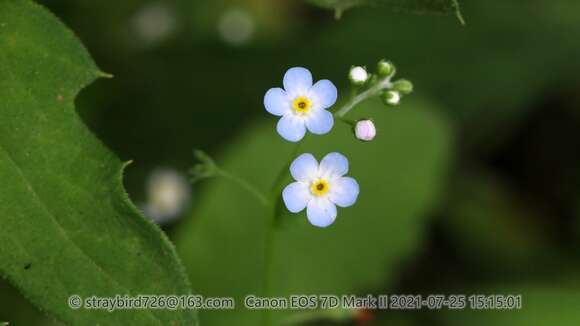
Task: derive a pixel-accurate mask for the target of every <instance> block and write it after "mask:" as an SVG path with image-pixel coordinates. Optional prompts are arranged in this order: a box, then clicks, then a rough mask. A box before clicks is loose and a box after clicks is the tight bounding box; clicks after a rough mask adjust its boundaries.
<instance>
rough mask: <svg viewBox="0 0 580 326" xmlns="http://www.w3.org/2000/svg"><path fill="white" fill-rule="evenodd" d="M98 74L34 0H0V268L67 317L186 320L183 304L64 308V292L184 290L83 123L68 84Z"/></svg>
mask: <svg viewBox="0 0 580 326" xmlns="http://www.w3.org/2000/svg"><path fill="white" fill-rule="evenodd" d="M100 75H103V74H102V73H100V72H99V71H98V69H97V67H96V66H95V65H94V63H93V62H92V60H91V58H90V56H89V55H88V53H87V52H86V50H85V49H84V48H83V47H82V45H81V44H80V42H79V41H78V40H77V39H76V38H75V37H74V35H73V34H72V33H71V32H70V31H68V30H67V29H66V28H65V27H64V26H63V25H62V24H61V23H60V22H59V21H58V20H57V19H56V18H55V17H53V16H52V15H51V14H49V13H48V12H47V11H45V10H44V9H42V8H41V7H39V6H37V5H35V4H33V3H31V2H30V1H22V0H18V1H17V0H1V1H0V180H2V186H1V187H0V243H1V246H0V271H1V273H2V274H3V275H4V276H5V277H7V278H8V280H9V281H10V282H11V283H13V284H14V285H15V286H16V287H17V288H19V289H20V291H22V292H23V293H24V295H25V296H26V297H27V298H28V299H29V300H30V301H32V302H33V303H34V304H36V305H37V306H38V307H40V308H41V309H42V310H44V311H46V312H47V313H48V314H50V315H51V316H53V317H54V318H56V319H59V320H61V321H64V322H66V323H70V324H74V325H95V324H101V325H114V324H116V325H123V324H131V325H192V324H196V316H195V312H193V311H177V312H171V311H163V310H140V311H137V310H134V311H124V312H115V313H109V312H106V311H90V310H83V309H79V310H72V309H70V308H69V307H68V305H67V298H68V297H69V296H70V295H72V294H78V295H80V296H82V297H87V296H92V295H96V296H114V295H115V294H121V295H125V294H127V295H137V294H185V293H189V292H190V288H189V283H188V281H187V278H186V276H185V272H184V270H183V267H182V265H181V264H180V262H179V261H178V258H177V256H176V254H175V250H174V248H173V247H172V244H171V243H170V242H169V241H168V240H167V238H166V237H165V235H164V234H163V233H162V232H161V231H160V230H159V229H158V228H157V227H155V226H154V225H153V224H152V223H150V222H148V221H147V220H146V219H145V218H144V217H143V216H142V215H141V214H140V213H139V212H138V211H137V209H136V208H135V207H134V206H133V205H132V204H131V202H130V201H129V199H128V197H127V194H126V193H125V191H124V189H123V186H122V182H121V175H122V169H123V164H122V163H121V162H120V161H119V159H118V158H117V157H115V156H114V155H113V154H112V153H111V152H110V151H109V150H108V149H107V148H105V147H104V146H103V145H102V144H101V143H100V142H99V141H98V140H97V139H96V138H95V137H94V136H93V135H92V134H91V133H90V132H89V130H88V129H87V128H86V127H85V125H84V124H83V123H82V121H81V120H80V119H79V117H78V116H77V114H76V112H75V108H74V104H73V101H74V98H75V96H76V94H77V93H78V92H79V91H80V90H81V89H82V88H83V87H84V86H86V85H87V84H89V83H90V82H92V81H93V80H94V79H96V78H97V77H98V76H100Z"/></svg>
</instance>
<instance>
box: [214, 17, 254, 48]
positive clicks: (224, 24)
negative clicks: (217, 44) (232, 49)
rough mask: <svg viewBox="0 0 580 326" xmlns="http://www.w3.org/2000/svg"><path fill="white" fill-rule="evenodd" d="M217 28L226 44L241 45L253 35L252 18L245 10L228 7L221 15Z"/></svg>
mask: <svg viewBox="0 0 580 326" xmlns="http://www.w3.org/2000/svg"><path fill="white" fill-rule="evenodd" d="M218 30H219V33H220V36H221V37H222V39H223V40H224V42H226V43H227V44H229V45H235V46H239V45H243V44H246V43H248V42H249V41H250V40H251V39H252V36H253V35H254V19H253V18H252V16H250V14H249V13H248V12H247V11H245V10H241V9H229V10H227V11H225V12H224V13H223V14H222V15H221V17H220V19H219V22H218Z"/></svg>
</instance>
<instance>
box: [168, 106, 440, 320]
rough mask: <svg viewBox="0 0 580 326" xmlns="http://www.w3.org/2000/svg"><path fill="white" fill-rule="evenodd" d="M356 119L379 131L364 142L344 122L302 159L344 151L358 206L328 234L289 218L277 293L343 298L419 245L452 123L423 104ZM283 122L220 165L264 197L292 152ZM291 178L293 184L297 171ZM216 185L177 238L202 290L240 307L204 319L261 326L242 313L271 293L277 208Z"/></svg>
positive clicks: (385, 278)
mask: <svg viewBox="0 0 580 326" xmlns="http://www.w3.org/2000/svg"><path fill="white" fill-rule="evenodd" d="M357 114H360V116H361V117H362V116H373V117H374V118H375V122H376V125H377V126H378V128H379V134H378V136H377V138H376V139H375V140H374V141H372V142H368V143H363V142H360V141H358V140H356V139H355V138H354V136H353V134H352V131H351V130H350V127H349V126H346V125H345V124H342V123H340V122H338V121H337V122H336V126H335V127H334V129H333V130H332V132H331V133H330V134H327V135H324V136H314V135H308V136H307V139H306V141H305V144H302V147H301V148H300V153H302V152H311V153H313V154H314V155H315V156H316V157H317V158H318V159H321V158H322V156H323V155H325V154H327V153H329V152H333V151H338V152H341V153H343V154H345V155H346V156H347V157H348V159H349V162H350V172H349V175H350V176H352V177H354V178H355V179H356V180H357V181H358V182H359V184H360V187H361V193H360V196H359V199H358V202H357V203H356V204H355V205H354V206H353V207H350V208H344V209H339V212H338V217H337V220H336V222H335V223H334V224H333V225H332V226H331V227H329V228H325V229H319V228H316V227H313V226H312V225H310V224H309V223H308V222H307V220H306V216H305V214H304V212H302V213H300V214H289V213H288V214H285V215H283V216H282V217H281V222H280V228H279V229H278V230H277V232H276V233H275V246H274V248H273V257H274V261H273V270H274V273H273V274H272V275H273V277H274V278H273V282H272V285H273V286H272V288H273V290H272V293H271V295H272V296H286V295H289V294H330V293H335V294H344V293H352V292H359V291H367V290H368V289H369V288H377V287H378V286H381V285H383V284H384V283H386V284H384V285H387V286H388V285H391V284H392V283H393V282H394V281H395V280H396V277H397V274H396V272H397V269H398V267H399V266H400V265H399V264H400V263H401V262H402V260H403V259H404V258H405V257H408V256H409V255H411V254H412V253H413V252H414V251H415V249H416V248H417V246H418V244H419V243H420V241H421V235H422V231H423V227H424V223H425V219H426V216H427V212H428V210H429V209H430V208H431V205H432V204H433V203H434V201H435V200H436V196H437V195H438V193H439V191H440V190H441V184H442V179H443V177H444V174H445V173H446V170H447V168H448V163H449V152H450V134H449V129H448V126H447V125H446V123H445V121H442V120H441V119H440V118H439V117H438V116H436V115H434V114H433V113H432V112H430V111H427V110H426V109H425V106H424V105H420V104H414V105H411V104H409V105H403V107H401V108H400V109H397V110H392V109H386V108H385V107H384V106H383V105H382V104H380V103H378V102H376V103H368V104H366V105H364V108H363V107H361V108H357V109H356V111H354V112H353V113H352V115H353V116H355V115H357ZM275 123H276V122H275V119H273V118H272V119H268V121H267V122H265V123H264V122H261V123H256V124H254V125H251V126H249V127H248V128H247V130H246V131H245V132H244V133H243V134H242V135H240V136H239V137H237V138H236V139H237V141H236V142H235V143H234V144H232V145H231V146H230V147H229V150H228V151H227V152H226V154H225V155H224V156H223V160H221V159H220V160H218V162H220V165H221V166H223V168H225V169H226V170H227V171H231V172H233V173H235V174H237V175H240V176H242V177H244V178H245V179H246V180H250V181H251V182H252V183H253V184H254V185H255V186H257V187H258V188H259V189H261V190H263V191H264V192H266V193H267V192H268V191H269V190H270V189H271V186H272V182H273V181H274V179H275V178H276V176H277V175H278V173H279V171H280V168H281V167H283V166H284V165H285V164H286V163H287V161H288V160H289V159H290V157H289V156H290V154H291V153H292V152H293V147H294V145H293V144H291V143H288V142H285V141H284V140H282V139H281V137H280V136H279V135H278V134H277V133H276V131H275ZM222 162H223V163H224V164H222ZM284 174H285V176H286V182H285V184H287V183H289V182H290V178H289V172H287V170H286V171H284ZM210 182H211V184H210V185H209V186H208V188H207V191H206V192H205V194H203V195H202V198H200V204H199V205H200V206H199V208H198V209H197V211H196V212H195V213H194V217H193V218H192V219H191V220H189V221H188V222H187V223H186V224H184V225H183V226H182V228H180V233H179V234H177V236H176V244H177V247H178V251H179V252H180V253H181V255H180V256H181V257H182V258H183V260H184V263H185V265H186V266H187V267H190V268H189V269H188V270H189V271H190V276H191V280H192V282H193V284H194V287H195V288H196V290H198V291H200V293H202V294H204V295H211V296H232V295H233V296H235V297H236V298H237V299H238V302H239V305H238V306H240V307H239V309H238V310H236V311H233V312H203V315H202V318H203V320H204V323H206V324H207V325H232V324H234V320H235V324H236V325H256V324H257V323H258V321H259V318H260V313H259V312H251V311H248V310H245V309H243V307H241V306H243V304H242V302H243V301H241V300H243V298H244V296H246V295H248V294H257V295H261V294H262V293H263V284H262V282H263V281H262V280H263V278H264V260H263V257H264V256H263V252H264V250H265V248H264V243H265V240H264V221H265V219H266V218H267V214H271V212H270V211H266V210H264V208H263V206H262V205H261V204H260V203H259V202H258V201H256V200H255V199H254V198H253V197H252V196H251V194H248V193H247V192H244V191H243V190H242V189H241V188H240V187H238V186H237V185H235V184H233V183H231V182H229V181H227V180H223V179H216V180H215V181H213V180H212V181H210ZM283 211H284V212H285V211H286V209H285V208H283ZM194 266H204V268H203V269H200V268H194ZM280 313H281V314H284V313H285V312H280ZM276 318H286V316H276Z"/></svg>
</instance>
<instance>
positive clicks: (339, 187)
mask: <svg viewBox="0 0 580 326" xmlns="http://www.w3.org/2000/svg"><path fill="white" fill-rule="evenodd" d="M359 191H360V189H359V185H358V182H356V180H355V179H353V178H351V177H342V178H338V179H336V180H334V181H333V182H332V184H331V185H330V193H329V194H328V198H329V199H330V200H331V201H332V202H333V203H335V204H336V205H338V206H340V207H349V206H352V205H353V204H354V203H355V202H356V200H357V198H358V194H359Z"/></svg>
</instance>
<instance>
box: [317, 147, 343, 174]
mask: <svg viewBox="0 0 580 326" xmlns="http://www.w3.org/2000/svg"><path fill="white" fill-rule="evenodd" d="M347 172H348V159H347V158H346V157H345V156H344V155H342V154H340V153H336V152H334V153H329V154H327V155H326V156H325V157H324V158H323V159H322V161H321V162H320V174H321V175H323V176H325V177H327V178H335V177H342V176H343V175H345V174H346V173H347Z"/></svg>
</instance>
